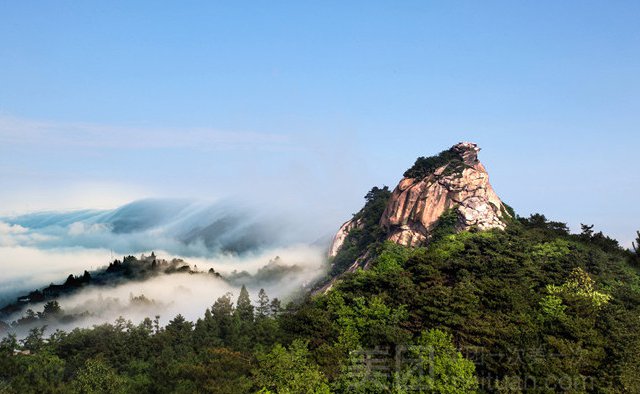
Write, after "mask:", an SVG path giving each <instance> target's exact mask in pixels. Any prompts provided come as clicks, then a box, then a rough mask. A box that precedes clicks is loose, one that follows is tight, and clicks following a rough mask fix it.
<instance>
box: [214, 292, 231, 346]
mask: <svg viewBox="0 0 640 394" xmlns="http://www.w3.org/2000/svg"><path fill="white" fill-rule="evenodd" d="M231 296H232V294H231V293H227V294H225V295H223V296H222V297H220V298H218V299H217V300H216V302H215V303H214V304H213V306H212V307H211V314H212V315H213V319H214V320H215V322H216V325H217V331H218V333H219V336H220V339H222V341H223V342H224V343H225V344H229V343H230V342H231V340H232V337H234V336H235V330H234V324H233V316H234V308H233V303H232V302H231Z"/></svg>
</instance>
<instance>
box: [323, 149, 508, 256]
mask: <svg viewBox="0 0 640 394" xmlns="http://www.w3.org/2000/svg"><path fill="white" fill-rule="evenodd" d="M478 152H480V148H479V147H478V145H477V144H474V143H472V142H460V143H458V144H456V145H454V146H452V147H451V148H449V149H448V150H445V151H443V152H441V153H440V154H438V155H436V156H431V157H420V158H418V159H417V160H416V162H415V164H414V165H413V166H412V167H411V168H409V169H408V170H407V171H406V172H405V173H404V177H403V178H402V179H401V180H400V182H399V183H398V186H396V188H395V189H394V191H393V193H392V194H391V197H390V198H389V199H388V201H387V203H386V207H385V209H384V212H383V214H382V217H381V218H380V221H379V225H380V227H382V229H383V230H384V233H385V238H386V239H388V240H391V241H393V242H396V243H398V244H401V245H405V246H419V245H424V244H426V243H427V242H428V241H429V239H430V237H431V234H432V232H433V230H434V228H435V226H436V225H437V223H438V220H439V219H440V217H441V216H442V215H443V214H444V213H445V212H452V213H455V215H456V217H457V222H456V225H455V227H456V229H457V230H458V231H463V230H468V229H470V228H478V229H480V230H487V229H492V228H499V229H504V228H505V227H506V219H507V218H508V217H509V216H510V214H509V211H508V209H507V208H506V206H505V205H504V204H503V203H502V201H500V198H498V196H497V195H496V193H495V191H494V190H493V188H492V187H491V184H490V183H489V175H488V174H487V171H486V170H485V168H484V166H483V165H482V163H480V161H479V160H478ZM361 227H362V224H361V223H359V222H357V221H355V220H353V219H352V220H350V221H348V222H346V223H345V224H343V225H342V227H341V228H340V230H339V231H338V233H337V234H336V236H335V237H334V242H333V244H332V245H331V249H330V252H329V256H330V257H335V256H336V255H337V254H338V252H339V251H340V248H341V247H342V244H343V243H344V242H345V240H346V238H347V236H348V234H349V233H350V231H351V230H353V229H354V228H361Z"/></svg>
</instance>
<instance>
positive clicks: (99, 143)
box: [0, 115, 294, 150]
mask: <svg viewBox="0 0 640 394" xmlns="http://www.w3.org/2000/svg"><path fill="white" fill-rule="evenodd" d="M0 144H2V145H9V144H12V145H37V146H44V147H75V148H88V149H91V148H117V149H154V148H172V149H175V148H193V149H202V150H224V149H242V148H247V147H250V148H252V149H256V148H257V149H292V148H294V144H293V142H292V141H291V138H290V137H289V136H287V135H284V134H274V133H257V132H246V131H222V130H216V129H211V128H187V129H172V128H162V127H136V126H114V125H106V124H96V123H84V122H54V121H40V120H32V119H23V118H18V117H11V116H6V115H0Z"/></svg>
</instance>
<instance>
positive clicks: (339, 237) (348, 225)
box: [329, 219, 360, 258]
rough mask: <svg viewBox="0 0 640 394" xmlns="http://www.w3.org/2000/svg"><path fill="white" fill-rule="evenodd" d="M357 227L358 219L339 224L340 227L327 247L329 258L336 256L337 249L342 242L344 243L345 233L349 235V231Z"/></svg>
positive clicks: (358, 225) (358, 224)
mask: <svg viewBox="0 0 640 394" xmlns="http://www.w3.org/2000/svg"><path fill="white" fill-rule="evenodd" d="M358 227H360V223H359V221H358V220H353V219H351V220H348V221H346V222H345V223H344V224H343V225H342V226H340V229H339V230H338V232H337V233H336V235H335V236H334V237H333V242H331V247H330V248H329V257H330V258H333V257H336V255H337V254H338V251H339V250H340V248H341V247H342V244H344V240H345V239H346V238H347V235H349V232H350V231H351V230H353V229H354V228H358Z"/></svg>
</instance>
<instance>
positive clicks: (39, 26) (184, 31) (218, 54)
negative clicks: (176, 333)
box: [0, 1, 640, 245]
mask: <svg viewBox="0 0 640 394" xmlns="http://www.w3.org/2000/svg"><path fill="white" fill-rule="evenodd" d="M638 20H640V2H637V1H562V2H558V1H535V2H520V1H482V2H480V1H455V2H452V1H384V2H382V1H350V2H344V1H322V2H319V1H318V2H301V1H269V2H258V1H254V2H245V1H234V2H215V1H201V2H200V1H182V2H157V1H154V2H152V1H137V2H131V1H109V2H97V1H93V2H75V1H39V2H15V1H14V2H9V1H4V2H2V3H1V4H0V190H1V192H0V215H13V214H19V213H25V212H32V211H42V210H60V209H81V208H114V207H117V206H118V205H121V204H125V203H127V202H130V201H133V200H136V199H140V198H148V197H171V198H175V197H188V198H197V199H203V200H217V199H221V198H242V199H246V200H249V201H252V202H254V203H256V204H257V205H259V206H263V207H264V208H265V209H271V207H274V206H278V207H287V208H288V209H290V210H291V212H294V213H295V212H300V213H306V214H308V215H309V216H310V217H313V220H314V221H315V223H314V225H317V226H318V228H321V229H326V230H327V231H330V230H332V229H337V227H339V225H340V224H341V222H342V221H344V220H346V219H348V218H349V217H350V215H351V214H352V213H354V212H356V211H357V210H358V209H359V208H360V207H361V205H362V203H363V196H364V195H365V194H366V192H367V191H368V190H369V189H370V188H371V187H372V186H374V185H389V186H390V187H392V188H393V187H394V186H395V185H396V184H397V182H398V181H399V179H400V178H401V175H402V173H403V171H404V170H405V169H406V168H408V167H409V166H410V165H411V164H412V163H413V161H414V160H415V158H416V157H418V156H429V155H432V154H436V153H438V152H440V151H441V150H444V149H446V148H448V147H450V146H451V145H453V144H455V143H457V142H459V141H473V142H476V143H478V144H479V145H480V147H481V148H482V149H483V150H482V152H481V153H480V159H481V161H482V162H483V163H484V164H485V166H486V167H487V169H488V171H489V174H490V176H491V183H492V185H493V186H494V188H495V189H496V191H497V193H498V195H499V196H500V197H501V198H502V199H503V200H504V201H505V202H507V203H508V204H510V205H511V206H513V207H514V208H515V210H516V212H518V213H519V214H520V215H522V216H527V215H529V214H530V213H534V212H542V213H544V214H546V215H547V216H548V217H549V218H552V219H554V220H560V221H563V222H567V223H569V225H570V226H571V227H572V228H573V229H574V230H577V229H579V225H580V223H588V224H595V226H596V229H598V230H602V231H604V232H605V233H606V234H610V235H612V236H614V237H616V238H617V239H618V240H620V241H621V242H622V243H623V244H625V245H630V241H631V240H632V239H633V238H634V236H635V231H636V230H638V229H640V204H638V203H637V201H638V197H637V196H638V195H639V194H640V175H639V174H640V171H638V142H639V140H640V138H638V137H639V136H640V108H639V107H640V28H639V27H638ZM310 213H313V215H311V214H310Z"/></svg>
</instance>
